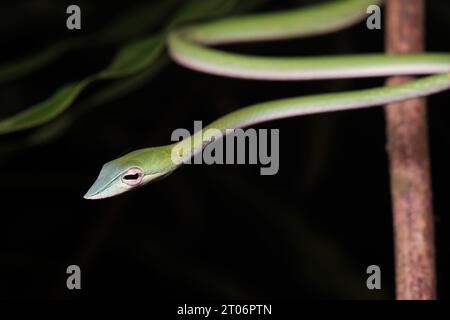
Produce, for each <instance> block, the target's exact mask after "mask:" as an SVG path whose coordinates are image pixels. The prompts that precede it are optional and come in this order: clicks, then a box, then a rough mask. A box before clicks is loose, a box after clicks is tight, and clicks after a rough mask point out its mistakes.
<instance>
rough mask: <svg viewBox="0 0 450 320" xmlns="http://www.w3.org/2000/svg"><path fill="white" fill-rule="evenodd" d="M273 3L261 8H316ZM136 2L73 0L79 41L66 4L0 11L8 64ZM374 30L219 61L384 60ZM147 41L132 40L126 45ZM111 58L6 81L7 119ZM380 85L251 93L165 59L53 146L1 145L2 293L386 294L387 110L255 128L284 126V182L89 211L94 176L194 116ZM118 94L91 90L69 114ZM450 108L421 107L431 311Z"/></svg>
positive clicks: (432, 30)
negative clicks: (425, 111)
mask: <svg viewBox="0 0 450 320" xmlns="http://www.w3.org/2000/svg"><path fill="white" fill-rule="evenodd" d="M277 2H278V1H268V3H266V4H265V5H264V6H262V7H261V8H259V9H258V10H260V11H264V10H275V9H282V8H285V7H286V8H289V7H295V6H296V5H298V4H303V3H305V4H306V3H313V2H315V1H286V2H285V3H283V5H282V6H281V5H280V4H279V3H277ZM142 3H143V1H134V2H130V3H123V2H122V3H117V4H115V5H113V4H111V3H109V4H103V3H100V2H96V3H94V2H90V1H79V2H78V4H79V5H80V7H81V9H82V30H81V31H69V30H67V29H66V27H65V19H66V17H67V15H66V14H65V9H66V7H67V6H68V5H69V4H71V3H69V2H65V1H50V0H47V1H14V2H6V1H2V3H1V4H0V21H1V23H0V37H1V38H0V39H1V43H2V50H1V51H0V59H1V62H2V63H1V64H0V65H5V64H7V63H8V61H12V60H14V59H16V58H19V57H23V56H26V55H29V54H32V53H33V52H38V51H40V50H42V49H43V48H45V47H47V46H48V45H50V44H52V43H56V42H58V41H62V40H67V39H72V38H73V39H76V38H78V37H84V36H87V35H90V34H92V33H95V32H96V31H97V30H99V29H101V28H102V27H103V26H105V25H107V24H108V22H109V21H111V20H112V19H114V18H117V17H120V15H121V14H122V13H123V12H125V11H126V10H127V9H129V8H131V7H133V6H139V5H140V4H142ZM427 5H428V7H427V48H428V50H429V51H443V52H449V51H450V47H449V46H450V44H449V42H448V41H446V39H448V35H447V32H448V30H449V23H450V22H449V21H450V19H449V15H450V12H448V11H446V10H445V8H446V7H447V9H448V3H447V2H446V1H445V0H442V1H428V2H427ZM162 21H163V22H162V24H161V25H163V24H164V21H165V18H164V17H162ZM157 29H159V28H157ZM383 32H384V30H374V31H370V30H368V29H367V28H366V26H365V23H360V24H358V25H356V26H354V27H352V28H349V29H346V30H344V31H341V32H339V33H336V34H330V35H324V36H318V37H314V38H309V39H301V40H295V41H282V42H272V43H258V44H245V45H233V46H227V47H224V48H225V49H227V50H233V51H235V52H246V53H253V54H264V55H319V54H340V53H356V52H361V53H363V52H380V51H383ZM150 33H151V31H148V30H139V31H137V32H136V34H134V35H132V36H130V37H129V39H127V40H133V39H135V38H138V37H140V36H143V35H145V34H150ZM124 43H125V41H124ZM119 45H120V44H117V43H116V44H106V45H99V46H96V47H91V48H84V49H81V50H74V51H71V52H69V53H67V54H65V55H64V56H63V57H61V58H60V59H58V60H57V61H55V62H54V63H52V64H51V65H49V66H47V67H45V68H42V69H40V70H36V71H35V72H33V74H31V75H29V76H27V77H24V78H20V79H16V80H14V81H9V82H2V83H0V101H1V108H0V117H2V118H3V117H5V116H7V115H11V114H14V113H15V112H17V111H19V110H21V109H23V108H25V107H27V106H30V105H32V104H34V103H37V102H39V101H42V100H43V99H45V98H47V97H48V96H50V95H51V93H52V92H53V91H54V90H55V89H56V88H58V87H59V86H61V85H62V84H64V83H67V82H69V81H73V80H77V79H81V78H82V77H85V76H87V75H89V74H92V73H94V72H96V71H99V70H101V69H102V68H104V67H105V66H106V65H107V64H108V62H109V61H110V60H111V58H112V57H113V56H114V53H115V52H117V48H118V47H119ZM383 82H384V79H359V80H340V81H314V82H288V83H286V82H269V81H267V82H264V81H262V82H258V81H245V80H236V79H227V78H222V77H216V76H209V75H205V74H200V73H197V72H194V71H190V70H187V69H184V68H182V67H180V66H177V65H175V64H174V63H169V64H168V65H167V67H165V68H164V69H163V70H162V71H161V72H160V73H159V74H158V75H157V76H156V77H154V78H153V79H152V80H151V81H149V82H147V83H146V84H145V85H144V86H142V87H141V88H139V89H137V90H135V91H133V92H131V93H130V94H128V95H125V96H123V97H121V98H118V99H116V100H114V101H112V102H109V103H107V104H104V105H101V106H98V107H96V108H95V109H92V110H91V111H90V112H84V113H82V114H81V115H80V116H74V117H72V118H71V123H70V125H69V126H68V127H67V129H66V130H65V131H64V132H63V133H62V134H61V135H58V136H57V137H56V138H55V139H51V140H48V141H46V143H42V144H39V145H35V146H33V147H22V143H23V141H24V140H25V139H26V138H27V137H28V136H29V135H31V134H33V132H34V130H33V129H32V130H26V131H24V132H20V133H15V134H10V135H5V136H2V137H0V174H1V177H2V183H0V197H1V209H0V212H1V214H0V276H1V279H2V280H1V285H0V297H2V298H38V297H39V298H83V297H101V298H104V297H124V298H129V297H145V298H147V297H148V298H150V297H151V298H176V299H187V298H200V299H204V298H215V299H240V298H255V299H260V298H309V299H324V298H327V299H330V298H331V299H335V298H338V299H391V298H393V297H394V259H393V243H392V223H391V210H390V205H391V203H390V194H389V176H388V171H387V156H386V152H385V124H384V115H383V109H382V108H373V109H367V110H356V111H345V112H339V113H331V114H322V115H312V116H307V117H302V118H292V119H286V120H280V121H274V122H271V123H267V124H262V125H259V126H256V128H278V129H280V170H279V173H278V174H277V175H274V176H260V175H259V167H258V166H256V165H228V166H224V165H222V166H221V165H213V166H208V165H201V166H199V165H197V166H185V167H183V168H181V169H179V170H177V171H176V172H175V173H174V174H173V175H171V176H170V177H168V178H167V179H164V180H162V181H159V182H158V183H155V184H152V185H149V186H146V187H144V188H141V189H139V190H137V191H134V192H131V193H127V194H125V195H123V196H120V197H117V198H112V199H108V200H103V201H87V200H84V199H83V198H82V196H83V194H84V193H85V192H86V191H87V189H88V188H89V186H90V184H91V183H92V182H93V181H94V180H95V178H96V176H97V174H98V172H99V169H100V168H101V165H102V164H103V163H105V162H107V161H109V160H112V159H114V158H116V157H118V156H119V155H121V154H124V153H126V152H128V151H131V150H134V149H137V148H142V147H147V146H157V145H162V144H166V143H168V142H169V141H170V134H171V132H172V131H173V130H174V129H176V128H180V127H181V128H187V129H189V130H191V131H192V129H193V121H194V120H202V121H203V123H204V124H206V123H209V122H210V121H212V120H214V119H216V118H218V117H219V116H221V115H224V114H226V113H228V112H230V111H232V110H235V109H236V108H239V107H243V106H246V105H249V104H252V103H256V102H261V101H266V100H271V99H278V98H284V97H290V96H300V95H306V94H315V93H322V92H332V91H343V90H351V89H358V88H366V87H372V86H379V85H382V84H383ZM110 83H111V81H102V82H96V83H94V84H93V85H91V86H90V87H89V88H88V89H87V90H85V91H84V92H83V94H82V95H81V96H80V98H79V99H78V100H77V103H75V104H74V105H73V106H72V107H71V108H70V109H69V110H68V111H67V112H74V111H72V110H76V108H77V107H78V106H80V105H81V104H82V102H83V101H84V99H88V98H89V96H90V95H92V94H95V92H97V91H98V90H101V89H102V88H103V87H104V86H106V85H108V84H110ZM449 98H450V94H449V93H448V92H447V93H442V94H438V95H435V96H432V97H430V98H429V100H428V101H429V131H430V148H431V159H432V177H433V192H434V209H435V215H436V243H437V275H438V294H439V297H440V298H448V297H449V295H450V290H449V284H450V278H449V273H448V270H449V262H450V261H449V259H448V254H449V233H448V232H446V230H447V229H448V228H449V226H450V220H449V217H448V215H447V214H446V213H447V212H448V210H449V209H450V203H449V201H448V181H449V180H450V170H449V169H448V168H447V167H446V165H447V164H448V162H449V155H448V152H447V150H448V148H449V143H450V137H449V130H448V128H447V121H448V119H449V111H448V106H447V104H448V101H449ZM74 114H75V115H76V113H74ZM71 264H77V265H79V266H80V267H81V269H82V290H81V291H77V292H75V291H69V290H67V289H66V277H67V275H66V268H67V266H68V265H71ZM371 264H376V265H379V266H380V267H381V270H382V290H378V291H377V290H374V291H369V290H367V288H366V277H367V275H366V268H367V266H369V265H371Z"/></svg>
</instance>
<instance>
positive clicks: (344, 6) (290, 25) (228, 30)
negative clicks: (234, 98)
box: [85, 0, 450, 199]
mask: <svg viewBox="0 0 450 320" xmlns="http://www.w3.org/2000/svg"><path fill="white" fill-rule="evenodd" d="M381 3H382V1H381V0H334V1H333V2H330V3H325V4H320V5H315V6H310V7H307V8H299V9H293V10H289V11H280V12H274V13H263V14H254V15H248V16H241V17H231V18H225V19H221V20H217V21H213V22H207V23H202V24H197V25H193V26H187V27H183V28H181V29H177V30H175V31H173V32H172V33H171V34H170V36H169V38H168V49H169V54H170V56H171V57H172V59H173V60H174V61H176V62H177V63H179V64H181V65H183V66H185V67H188V68H191V69H194V70H197V71H200V72H206V73H210V74H215V75H221V76H228V77H236V78H244V79H255V80H280V81H288V80H319V79H342V78H360V77H380V76H391V75H427V76H426V77H422V78H419V79H417V80H413V81H410V82H407V83H404V84H401V85H396V86H389V87H378V88H371V89H364V90H357V91H348V92H339V93H328V94H319V95H311V96H303V97H294V98H287V99H281V100H275V101H269V102H263V103H258V104H255V105H251V106H247V107H245V108H241V109H238V110H236V111H233V112H231V113H229V114H227V115H225V116H223V117H221V118H219V119H217V120H215V121H213V122H212V123H211V124H210V125H208V126H207V127H205V128H204V129H203V130H202V131H199V132H197V133H195V134H194V135H193V136H192V137H189V138H187V139H184V140H182V141H180V142H177V143H174V144H169V145H166V146H160V147H152V148H145V149H140V150H136V151H133V152H131V153H128V154H126V155H124V156H122V157H120V158H118V159H115V160H113V161H110V162H108V163H106V164H105V165H104V166H103V168H102V170H101V171H100V174H99V176H98V178H97V180H96V181H95V183H94V184H93V185H92V187H91V188H90V189H89V191H88V192H87V194H86V195H85V198H87V199H101V198H106V197H111V196H115V195H117V194H120V193H123V192H126V191H129V190H132V189H134V188H136V187H140V186H142V185H144V184H146V183H148V182H150V181H155V180H156V179H160V178H163V177H165V176H167V175H168V174H170V173H171V172H173V171H174V170H175V169H176V168H178V167H179V166H180V165H182V164H183V163H184V162H185V161H186V160H187V159H189V158H190V157H192V156H193V155H195V154H197V153H199V152H201V151H202V149H203V148H204V146H205V144H204V143H202V139H201V137H202V135H203V132H204V131H206V130H207V129H211V128H214V129H218V130H220V131H222V132H225V131H226V130H227V129H235V128H243V127H247V126H251V125H254V124H258V123H262V122H267V121H272V120H276V119H281V118H288V117H294V116H301V115H307V114H313V113H321V112H330V111H338V110H348V109H357V108H365V107H371V106H380V105H384V104H387V103H391V102H397V101H402V100H405V99H409V98H415V97H423V96H427V95H431V94H434V93H438V92H441V91H444V90H448V89H450V54H449V53H420V54H402V55H400V54H398V55H387V54H356V55H355V54H353V55H340V56H318V57H289V58H287V57H284V58H281V57H261V56H250V55H242V54H235V53H231V52H225V51H221V50H218V49H216V48H211V47H209V46H210V45H218V44H226V43H237V42H250V41H263V40H264V41H269V40H279V39H290V38H297V37H305V36H312V35H318V34H324V33H328V32H332V31H337V30H340V29H343V28H344V27H347V26H350V25H353V24H355V23H357V22H359V21H361V20H362V19H363V18H364V17H366V16H367V12H366V11H367V8H368V7H369V6H370V5H374V4H381ZM199 137H200V139H199ZM174 150H176V151H175V154H177V155H178V160H177V159H175V160H174V159H173V154H174V153H173V152H174Z"/></svg>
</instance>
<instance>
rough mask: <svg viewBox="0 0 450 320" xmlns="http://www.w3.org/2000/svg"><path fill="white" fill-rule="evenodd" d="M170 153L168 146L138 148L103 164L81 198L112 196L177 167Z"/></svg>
mask: <svg viewBox="0 0 450 320" xmlns="http://www.w3.org/2000/svg"><path fill="white" fill-rule="evenodd" d="M170 152H171V146H170V145H169V146H163V147H156V148H146V149H140V150H136V151H133V152H131V153H128V154H126V155H124V156H122V157H120V158H118V159H115V160H112V161H110V162H108V163H106V164H105V165H103V167H102V169H101V171H100V174H99V175H98V177H97V180H95V182H94V184H93V185H92V186H91V187H90V189H89V190H88V192H87V193H86V194H85V195H84V198H85V199H92V200H95V199H103V198H109V197H113V196H116V195H119V194H121V193H124V192H127V191H129V190H133V189H136V188H138V187H141V186H143V185H145V184H147V183H149V182H154V181H156V180H159V179H162V178H164V177H166V176H167V175H169V174H170V173H172V172H173V171H174V170H175V169H176V168H177V167H178V166H179V165H176V164H174V163H173V162H172V160H171V157H170V154H171V153H170Z"/></svg>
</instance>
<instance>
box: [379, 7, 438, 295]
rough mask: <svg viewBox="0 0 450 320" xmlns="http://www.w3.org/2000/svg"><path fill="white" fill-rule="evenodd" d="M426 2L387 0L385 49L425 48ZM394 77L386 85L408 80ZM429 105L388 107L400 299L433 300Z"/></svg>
mask: <svg viewBox="0 0 450 320" xmlns="http://www.w3.org/2000/svg"><path fill="white" fill-rule="evenodd" d="M424 9H425V8H424V1H423V0H388V1H387V6H386V26H387V28H386V29H385V30H386V50H387V52H388V53H405V52H417V51H422V50H423V44H424V34H423V28H424ZM408 80H409V78H408V77H392V78H390V79H388V82H387V83H388V84H389V85H393V84H398V83H401V82H405V81H408ZM425 108H426V102H425V100H424V99H414V100H409V101H405V102H402V103H395V104H390V105H388V106H386V108H385V114H386V121H387V140H388V142H387V152H388V153H389V162H390V164H389V166H390V180H391V182H390V184H391V197H392V205H393V223H394V241H395V269H396V270H395V271H396V296H397V299H435V298H436V278H435V277H436V276H435V261H434V258H435V257H434V255H435V253H434V226H433V212H432V191H431V183H430V180H431V179H430V164H429V158H428V136H427V134H428V130H427V122H426V119H427V114H426V109H425Z"/></svg>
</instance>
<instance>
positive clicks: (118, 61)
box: [0, 0, 238, 134]
mask: <svg viewBox="0 0 450 320" xmlns="http://www.w3.org/2000/svg"><path fill="white" fill-rule="evenodd" d="M237 2H238V1H237V0H208V1H205V0H192V1H190V2H188V3H187V4H185V5H183V6H182V7H181V8H180V9H179V10H178V12H177V13H176V14H175V15H174V16H173V18H172V19H171V21H170V23H168V27H167V28H166V30H163V31H162V32H160V33H159V34H156V35H153V36H149V37H146V38H144V39H141V40H138V41H134V42H132V43H130V44H128V45H126V46H124V47H123V48H122V49H120V50H119V52H118V53H117V55H116V56H115V58H114V59H113V61H112V62H111V63H110V65H109V66H108V67H107V68H106V69H105V70H103V71H101V72H99V73H98V74H94V75H91V76H89V77H87V78H85V79H83V80H80V81H78V82H73V83H70V84H67V85H65V86H63V87H62V88H60V89H58V90H57V91H56V92H55V93H54V94H53V95H52V96H51V97H50V98H48V99H47V100H45V101H43V102H41V103H38V104H37V105H34V106H31V107H29V108H27V109H26V110H24V111H22V112H19V113H18V114H16V115H13V116H11V117H9V118H7V119H3V120H0V134H6V133H11V132H14V131H18V130H23V129H27V128H32V127H35V126H38V125H40V124H43V123H45V122H48V121H50V120H52V119H54V118H55V117H56V116H58V115H59V114H61V113H62V112H63V111H64V110H66V109H67V108H68V107H69V106H70V105H71V104H72V103H73V101H75V99H76V98H77V96H78V95H79V94H80V92H81V91H82V90H83V89H84V88H85V87H86V86H87V85H88V84H90V83H92V82H93V81H95V80H98V79H113V78H118V77H125V76H130V75H133V74H136V73H138V72H142V71H144V70H145V69H147V68H150V67H151V66H152V65H153V64H154V63H155V61H156V60H157V58H158V56H160V55H161V52H162V51H163V48H164V44H165V41H166V37H167V34H168V33H169V32H170V30H171V29H172V28H174V27H176V26H177V25H178V24H179V23H185V22H188V21H191V20H196V19H200V18H203V19H206V18H210V17H215V16H217V15H225V14H227V13H229V12H231V11H232V9H233V7H234V6H235V5H236V3H237Z"/></svg>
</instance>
